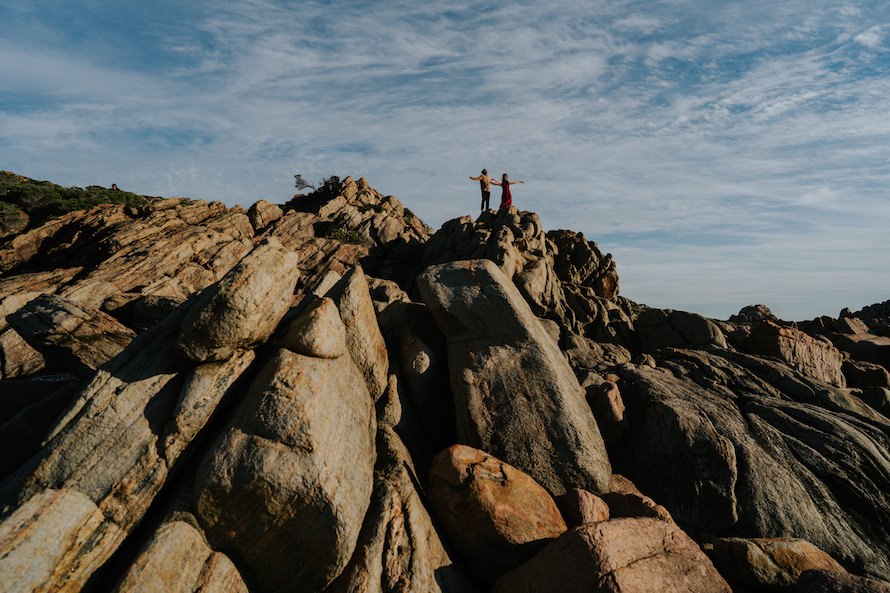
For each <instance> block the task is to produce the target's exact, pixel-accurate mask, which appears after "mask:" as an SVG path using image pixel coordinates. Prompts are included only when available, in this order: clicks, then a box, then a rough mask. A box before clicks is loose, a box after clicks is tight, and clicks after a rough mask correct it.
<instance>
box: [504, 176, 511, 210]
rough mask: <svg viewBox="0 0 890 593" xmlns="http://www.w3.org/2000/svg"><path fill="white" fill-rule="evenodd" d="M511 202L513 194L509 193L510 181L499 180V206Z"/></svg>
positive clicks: (508, 204)
mask: <svg viewBox="0 0 890 593" xmlns="http://www.w3.org/2000/svg"><path fill="white" fill-rule="evenodd" d="M512 204H513V195H512V194H511V193H510V182H509V181H501V208H503V207H504V206H511V205H512Z"/></svg>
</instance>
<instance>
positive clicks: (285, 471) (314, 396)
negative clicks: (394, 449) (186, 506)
mask: <svg viewBox="0 0 890 593" xmlns="http://www.w3.org/2000/svg"><path fill="white" fill-rule="evenodd" d="M374 434H375V420H374V410H373V408H372V405H371V398H370V396H369V394H368V390H367V386H366V385H365V382H364V380H363V379H362V376H361V374H360V373H359V371H358V369H357V368H356V367H355V365H354V363H353V362H352V359H351V358H350V357H349V356H348V355H343V356H341V357H340V358H337V359H324V358H310V357H307V356H303V355H300V354H294V353H292V352H289V351H288V350H283V349H281V350H277V351H276V352H275V353H274V354H273V356H272V358H271V359H270V360H269V361H268V363H267V364H266V365H265V366H264V367H263V369H262V370H261V371H260V373H259V374H258V376H257V377H256V379H255V380H254V382H253V384H252V386H251V387H250V389H249V391H248V393H247V396H246V398H245V400H244V401H243V402H242V404H241V405H240V407H239V409H238V411H237V412H236V414H235V417H234V419H233V420H232V421H231V422H230V424H229V426H228V428H227V429H226V430H225V432H224V433H223V434H222V436H221V437H220V438H219V439H218V440H217V441H216V443H215V445H214V446H213V448H212V450H211V451H210V452H209V453H208V455H207V456H206V457H205V458H204V461H203V462H202V464H201V466H200V469H199V470H198V475H197V482H196V486H195V494H194V498H195V508H196V509H197V515H198V519H199V521H200V522H201V524H202V526H203V527H204V529H205V533H206V534H207V537H208V539H209V540H210V542H211V544H212V545H213V546H214V548H217V549H225V550H231V551H232V552H233V553H234V554H235V555H236V556H237V557H238V558H239V559H240V562H242V563H243V565H242V566H244V567H246V568H247V569H248V570H249V571H250V573H251V574H252V575H253V577H254V578H255V579H256V581H257V584H258V586H259V587H260V589H261V590H262V591H282V590H300V591H303V590H306V591H318V590H321V589H323V588H324V587H325V586H327V585H328V584H329V583H330V582H331V581H332V580H333V579H334V578H335V577H336V576H337V575H338V574H340V572H341V571H342V569H343V568H344V567H345V566H346V564H347V562H348V561H349V559H350V558H351V557H352V553H353V550H354V548H355V544H356V541H357V539H358V534H359V530H360V528H361V525H362V518H363V517H364V515H365V511H366V510H367V508H368V504H369V500H370V497H371V488H372V481H373V480H372V471H373V466H374ZM346 485H348V487H347V486H346Z"/></svg>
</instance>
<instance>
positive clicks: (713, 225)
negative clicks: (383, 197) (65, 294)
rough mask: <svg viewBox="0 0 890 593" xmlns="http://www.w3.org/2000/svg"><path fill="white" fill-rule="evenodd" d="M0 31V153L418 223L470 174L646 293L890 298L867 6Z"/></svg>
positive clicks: (65, 24)
mask: <svg viewBox="0 0 890 593" xmlns="http://www.w3.org/2000/svg"><path fill="white" fill-rule="evenodd" d="M0 22H2V23H3V31H4V33H3V36H2V38H0V169H7V170H12V171H15V172H17V173H21V174H23V175H27V176H29V177H35V178H39V179H49V180H51V181H54V182H57V183H61V184H65V185H78V186H86V185H91V184H98V185H105V186H110V185H111V184H112V183H117V184H118V185H119V186H120V187H121V188H122V189H127V190H130V191H135V192H139V193H144V194H150V195H165V196H170V195H185V196H191V197H194V198H204V199H217V200H222V201H224V202H226V203H227V204H230V205H231V204H235V203H240V204H242V205H248V204H250V203H252V202H253V201H255V200H257V199H260V198H263V199H267V200H270V201H274V202H283V201H285V200H286V199H288V198H289V197H290V196H291V195H292V194H293V193H294V192H295V191H296V190H295V189H294V187H293V175H294V174H295V173H301V174H302V175H304V176H305V177H307V178H309V179H313V180H318V179H321V178H323V177H325V176H328V175H331V174H335V175H340V176H345V175H353V176H365V177H367V178H368V180H369V182H370V183H371V185H372V186H374V187H375V188H377V189H379V190H380V191H382V192H384V193H390V194H394V195H396V196H397V197H398V198H399V199H400V200H402V201H403V202H404V203H405V204H406V205H407V206H408V207H409V208H411V209H412V210H413V211H414V212H415V213H417V214H418V215H419V216H421V217H422V218H423V219H424V220H425V221H426V222H428V223H429V224H431V225H432V226H433V227H438V226H439V225H440V224H441V223H442V222H444V221H445V220H447V219H449V218H453V217H456V216H460V215H463V214H467V213H472V214H474V215H475V214H477V211H478V206H479V203H478V202H479V195H478V194H479V192H478V185H477V184H476V183H475V182H471V181H470V180H469V179H467V177H468V176H470V175H476V174H478V173H479V171H480V169H482V168H483V167H486V168H488V170H489V171H491V172H492V173H493V174H495V175H500V173H502V172H504V171H507V172H509V173H510V175H511V177H513V178H515V179H521V180H523V181H525V182H526V183H525V184H524V185H519V186H517V187H516V188H515V189H514V192H513V193H514V201H515V203H516V204H517V205H518V206H519V207H521V208H523V209H527V210H534V211H536V212H538V213H539V214H540V216H541V218H542V219H543V223H544V226H545V227H546V228H570V229H573V230H580V231H583V232H584V233H585V235H586V236H587V237H588V238H589V239H592V240H595V241H597V242H598V243H599V245H600V247H601V249H602V250H603V251H606V252H611V253H612V254H613V255H614V257H615V260H616V262H617V264H618V270H619V273H620V275H621V287H622V294H623V295H625V296H627V297H628V298H631V299H633V300H635V301H638V302H642V303H646V304H648V305H650V306H658V307H669V308H675V309H684V310H690V311H696V312H700V313H703V314H706V315H710V316H715V317H719V318H726V317H727V316H729V315H730V314H732V313H735V312H737V311H738V310H739V309H740V308H741V307H742V306H744V305H747V304H754V303H764V304H766V305H767V306H769V307H770V308H771V309H772V310H773V312H774V313H776V314H777V315H778V316H780V317H782V318H785V319H806V318H812V317H815V316H817V315H821V314H829V315H833V316H834V315H837V313H838V311H839V310H840V309H841V308H843V307H847V306H849V307H851V308H853V309H854V310H855V309H858V308H860V307H862V306H864V305H867V304H870V303H873V302H878V301H884V300H886V299H888V298H890V248H888V236H890V232H888V229H890V202H888V198H890V195H888V194H890V192H888V188H890V156H888V155H890V149H888V147H890V117H888V114H890V76H888V71H890V5H888V3H887V2H880V1H871V0H863V1H857V2H838V1H836V0H835V1H831V2H828V1H822V0H809V1H806V2H804V1H803V0H800V1H795V0H790V1H787V2H778V3H777V2H751V1H750V0H749V1H745V2H741V1H728V2H704V1H698V0H673V1H667V0H664V1H649V2H641V1H617V0H603V1H598V2H589V1H588V0H578V1H574V2H509V3H479V2H472V3H471V2H462V1H456V2H448V3H400V2H384V3H379V2H338V1H333V2H304V1H301V2H274V1H264V0H249V1H244V0H239V1H237V2H235V1H231V2H229V1H217V2H204V1H195V2H188V3H184V2H172V1H169V0H161V1H158V2H152V3H120V2H110V1H102V0H99V1H90V2H86V1H82V0H80V1H78V0H68V1H65V2H62V1H58V0H55V1H45V0H29V1H27V2H26V1H24V0H0ZM497 196H498V190H497V189H496V190H495V192H494V196H493V202H495V203H496V202H497Z"/></svg>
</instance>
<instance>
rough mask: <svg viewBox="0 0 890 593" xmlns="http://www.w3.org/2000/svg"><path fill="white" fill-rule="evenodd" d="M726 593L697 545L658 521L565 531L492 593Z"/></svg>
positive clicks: (611, 523)
mask: <svg viewBox="0 0 890 593" xmlns="http://www.w3.org/2000/svg"><path fill="white" fill-rule="evenodd" d="M589 591H602V592H604V593H649V592H651V593H711V592H713V593H730V591H731V589H730V588H729V585H727V584H726V581H724V580H723V578H721V576H720V574H719V573H718V572H717V570H716V569H715V568H714V566H713V565H712V564H711V562H710V561H709V560H708V558H707V557H706V556H705V555H704V554H703V553H702V551H701V550H699V548H698V545H696V543H695V542H693V541H692V540H691V539H689V537H688V536H687V535H686V534H685V533H683V532H682V531H680V529H679V528H678V527H677V526H676V525H674V524H672V523H666V522H664V521H659V520H657V519H614V520H612V521H602V522H599V523H588V524H587V525H582V526H581V527H576V528H575V529H571V530H569V531H568V532H566V534H565V535H563V536H562V537H560V538H559V539H557V540H556V541H554V542H552V543H551V544H549V545H548V546H547V547H546V548H544V550H543V551H541V553H539V554H538V555H537V556H535V557H534V558H533V559H532V560H530V561H529V562H527V563H526V564H524V565H522V566H521V567H519V568H517V569H516V570H514V571H512V572H510V573H508V574H506V575H504V576H503V577H501V578H500V579H498V582H497V584H496V585H495V588H494V589H493V591H492V593H525V592H528V593H532V592H534V593H550V592H553V593H556V592H559V593H587V592H589Z"/></svg>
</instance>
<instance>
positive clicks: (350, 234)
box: [325, 227, 367, 246]
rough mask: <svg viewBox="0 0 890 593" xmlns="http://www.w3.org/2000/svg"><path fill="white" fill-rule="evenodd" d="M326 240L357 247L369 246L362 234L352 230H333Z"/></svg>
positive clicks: (340, 228)
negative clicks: (351, 244)
mask: <svg viewBox="0 0 890 593" xmlns="http://www.w3.org/2000/svg"><path fill="white" fill-rule="evenodd" d="M325 238H326V239H333V240H335V241H340V242H341V243H354V244H356V245H365V246H367V241H366V240H365V237H364V236H363V235H362V234H361V233H359V232H357V231H353V230H350V229H344V228H343V227H337V228H334V229H331V230H330V231H328V233H327V234H326V235H325Z"/></svg>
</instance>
